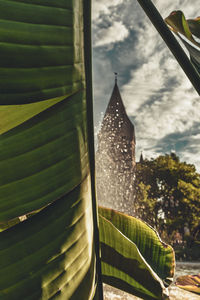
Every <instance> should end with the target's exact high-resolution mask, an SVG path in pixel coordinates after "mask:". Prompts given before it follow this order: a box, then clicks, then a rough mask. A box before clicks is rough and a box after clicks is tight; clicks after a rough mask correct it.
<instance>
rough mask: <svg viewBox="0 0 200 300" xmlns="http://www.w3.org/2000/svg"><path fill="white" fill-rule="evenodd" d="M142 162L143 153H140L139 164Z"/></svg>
mask: <svg viewBox="0 0 200 300" xmlns="http://www.w3.org/2000/svg"><path fill="white" fill-rule="evenodd" d="M143 162H144V158H143V153H142V151H141V154H140V163H141V164H142V163H143Z"/></svg>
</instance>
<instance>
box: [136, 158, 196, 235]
mask: <svg viewBox="0 0 200 300" xmlns="http://www.w3.org/2000/svg"><path fill="white" fill-rule="evenodd" d="M141 194H142V195H143V197H141ZM136 203H137V205H136V207H137V212H138V213H139V216H140V217H143V218H144V220H148V219H149V218H151V224H152V225H154V226H156V227H158V228H160V229H162V225H163V224H165V225H166V227H167V228H168V232H169V233H172V232H173V231H174V230H178V231H179V232H181V233H182V234H184V230H183V229H184V225H185V224H186V223H187V224H188V227H189V229H190V231H192V230H193V229H194V227H195V226H196V225H197V224H198V223H199V221H200V217H199V213H198V212H199V210H200V175H199V174H198V173H197V171H196V169H195V166H194V165H192V164H187V163H186V162H181V161H180V159H179V157H178V156H177V155H176V154H175V153H171V154H170V155H169V154H166V155H160V156H159V157H157V158H155V159H150V160H147V159H146V160H144V161H143V162H142V163H138V165H137V202H136ZM145 204H146V207H147V209H146V210H144V211H143V212H141V211H140V209H139V206H142V205H145ZM151 209H152V210H154V212H153V211H152V210H151ZM148 214H149V216H148ZM159 219H160V220H159ZM158 220H159V222H158Z"/></svg>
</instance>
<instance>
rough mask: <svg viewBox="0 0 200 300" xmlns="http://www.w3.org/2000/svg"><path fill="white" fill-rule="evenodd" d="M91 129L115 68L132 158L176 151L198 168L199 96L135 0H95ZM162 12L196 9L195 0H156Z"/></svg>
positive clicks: (189, 14) (105, 102)
mask: <svg viewBox="0 0 200 300" xmlns="http://www.w3.org/2000/svg"><path fill="white" fill-rule="evenodd" d="M92 3H93V13H92V19H93V20H92V28H93V89H94V91H93V92H94V119H95V132H96V133H97V132H98V130H99V129H100V123H101V121H102V118H103V115H104V113H105V109H106V107H107V105H108V102H109V99H110V96H111V93H112V89H113V85H114V74H113V73H114V72H118V74H119V75H118V86H119V89H120V92H121V96H122V99H123V102H124V105H125V107H126V111H127V114H128V116H129V118H130V119H131V121H132V122H133V124H134V126H135V132H136V159H137V160H138V159H139V156H140V153H141V151H142V152H143V155H144V157H145V158H151V157H156V156H158V155H161V154H165V153H170V152H171V151H175V152H176V153H177V155H178V156H179V157H180V159H181V161H186V162H187V163H192V164H194V165H195V166H196V168H197V170H198V172H200V155H199V153H200V101H199V96H198V94H197V92H196V91H195V90H194V88H193V86H192V85H191V83H190V81H189V79H188V78H187V77H186V75H185V73H184V72H183V71H182V69H181V67H180V66H179V65H178V63H177V61H176V60H175V58H174V57H173V55H172V54H171V52H170V51H169V50H168V48H167V46H166V44H165V43H164V42H163V40H162V39H161V37H160V36H159V34H158V32H157V31H156V29H155V28H154V27H153V25H152V24H151V22H150V21H149V19H148V18H147V16H146V15H145V13H144V11H143V10H142V8H141V7H140V5H139V4H138V3H137V0H93V2H92ZM153 3H154V5H155V6H156V7H157V9H158V10H159V12H160V13H161V15H162V17H163V18H165V17H167V16H168V15H169V14H170V13H171V12H172V11H173V10H182V11H183V12H184V14H185V16H186V18H195V17H197V16H199V15H200V6H199V5H198V2H197V0H190V1H188V0H187V1H186V0H176V1H173V0H166V1H163V0H154V1H153Z"/></svg>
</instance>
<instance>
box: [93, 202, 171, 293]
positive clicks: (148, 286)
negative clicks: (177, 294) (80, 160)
mask: <svg viewBox="0 0 200 300" xmlns="http://www.w3.org/2000/svg"><path fill="white" fill-rule="evenodd" d="M99 215H100V242H101V252H102V254H101V255H102V274H103V281H104V282H105V283H108V284H110V285H113V286H115V287H118V288H121V289H123V290H124V291H126V292H129V293H132V294H134V295H138V296H140V297H144V299H164V297H167V290H166V289H165V287H164V285H165V286H168V285H169V284H170V283H171V282H172V279H173V274H174V265H175V262H174V252H173V249H172V248H171V247H170V246H168V245H166V244H164V243H162V242H161V240H160V238H159V237H158V235H157V234H156V232H155V231H154V230H153V229H152V228H150V227H149V226H148V225H147V224H145V223H143V222H142V221H140V220H139V219H136V218H134V217H130V216H127V215H125V214H122V213H119V212H116V211H114V210H112V209H108V208H102V207H100V208H99Z"/></svg>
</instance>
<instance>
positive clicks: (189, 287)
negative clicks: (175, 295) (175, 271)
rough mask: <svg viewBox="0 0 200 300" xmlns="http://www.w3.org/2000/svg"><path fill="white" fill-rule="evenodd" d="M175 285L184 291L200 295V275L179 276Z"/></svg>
mask: <svg viewBox="0 0 200 300" xmlns="http://www.w3.org/2000/svg"><path fill="white" fill-rule="evenodd" d="M175 284H176V285H177V286H178V287H180V288H182V289H184V290H186V291H189V292H193V293H196V294H200V274H199V275H184V276H180V277H178V278H177V279H176V282H175Z"/></svg>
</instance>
